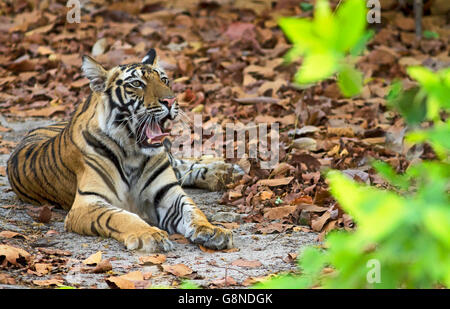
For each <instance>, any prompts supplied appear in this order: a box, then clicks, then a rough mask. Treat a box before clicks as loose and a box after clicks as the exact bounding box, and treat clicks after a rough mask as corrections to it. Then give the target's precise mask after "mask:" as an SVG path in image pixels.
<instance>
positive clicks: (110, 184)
mask: <svg viewBox="0 0 450 309" xmlns="http://www.w3.org/2000/svg"><path fill="white" fill-rule="evenodd" d="M86 159H87V158H85V160H84V161H85V162H86V164H87V165H89V166H90V167H91V168H92V169H93V170H94V171H95V172H96V173H97V174H98V175H99V176H100V177H101V178H102V179H103V181H104V182H105V184H106V185H107V186H108V188H109V189H110V190H111V191H112V192H113V193H114V195H115V196H116V197H117V199H118V200H119V201H122V200H121V199H120V198H119V195H118V194H117V191H116V188H115V187H114V184H113V182H112V180H111V178H110V177H109V175H107V174H105V172H104V171H102V170H101V169H100V168H99V167H97V166H95V165H94V164H93V163H91V162H89V161H88V160H86ZM89 159H90V160H93V159H92V158H89ZM93 161H94V162H95V160H93ZM97 164H98V163H97Z"/></svg>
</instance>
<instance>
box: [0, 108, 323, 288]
mask: <svg viewBox="0 0 450 309" xmlns="http://www.w3.org/2000/svg"><path fill="white" fill-rule="evenodd" d="M0 118H1V119H0V120H1V121H2V125H3V126H5V127H8V128H10V129H11V131H9V132H2V133H0V134H1V135H2V138H3V139H4V140H11V141H19V140H20V139H21V137H22V136H24V135H25V133H26V132H27V131H28V130H30V129H32V128H35V127H37V126H42V125H46V124H48V123H49V122H48V121H37V120H28V121H26V122H14V121H11V120H8V122H6V119H4V118H3V117H0ZM8 157H9V155H8V154H2V155H0V166H5V165H6V161H7V159H8ZM186 191H187V192H188V193H189V194H190V195H191V196H192V198H193V199H194V201H195V202H196V203H197V204H198V205H199V207H200V208H201V209H202V210H203V211H204V212H205V214H206V216H207V217H208V219H209V220H210V221H214V222H222V223H225V224H229V225H232V226H234V228H233V235H234V243H235V247H236V248H237V249H236V250H235V251H234V252H227V253H226V252H204V251H202V250H201V249H200V248H199V247H198V246H196V245H194V244H191V243H178V242H176V241H174V249H173V250H172V251H170V252H167V253H165V255H166V257H167V259H166V261H165V262H164V263H163V265H176V264H184V265H186V266H188V267H189V268H191V269H192V270H193V273H192V274H190V275H189V276H187V277H186V278H185V279H186V280H189V281H191V282H193V283H195V284H197V285H199V286H201V287H204V288H221V287H235V288H243V287H244V288H245V287H247V286H248V282H250V280H251V279H249V278H255V277H256V278H258V277H264V276H267V275H269V274H275V273H280V272H290V271H295V270H296V269H297V267H296V263H295V259H294V260H292V258H291V257H293V256H294V257H295V254H297V253H298V252H299V251H301V250H302V248H304V247H305V246H307V245H310V244H317V242H316V237H317V234H315V233H305V232H302V231H301V230H296V231H292V230H290V231H288V232H284V233H275V234H266V235H264V234H257V233H256V231H255V230H256V229H255V223H244V221H243V219H244V215H241V214H237V213H236V212H235V211H234V207H233V206H226V205H219V204H218V200H219V199H220V197H221V193H220V192H206V191H203V190H199V189H186ZM10 205H13V206H12V207H11V206H10ZM33 209H34V208H33V206H31V205H27V204H25V203H23V202H21V201H19V200H18V199H17V197H16V196H15V194H14V192H12V191H11V189H10V186H9V184H8V179H7V177H5V176H1V175H0V232H1V231H12V232H16V233H20V234H21V235H24V236H25V237H26V239H25V238H23V237H14V238H2V237H0V244H9V245H14V246H17V247H20V248H23V249H25V250H26V251H27V252H29V253H30V254H32V255H34V256H38V257H39V256H40V258H41V260H42V259H43V260H45V261H46V262H50V263H53V265H54V266H53V267H52V269H51V270H50V271H49V272H48V273H47V274H44V275H42V274H36V272H33V271H29V270H28V271H26V270H25V269H24V268H17V267H9V268H3V269H1V268H0V274H2V273H3V274H6V275H8V276H10V277H12V278H14V279H15V284H12V285H11V284H0V288H16V287H31V288H34V287H39V285H37V284H36V282H40V281H42V280H47V279H52V278H58V279H59V280H62V284H63V285H65V286H71V287H79V288H108V287H109V285H108V284H107V281H106V279H107V278H108V277H110V276H114V275H122V274H127V273H130V272H133V271H139V272H141V273H143V274H145V275H146V281H147V282H148V284H146V285H145V286H146V287H148V286H177V285H178V284H179V283H180V282H181V281H182V280H184V279H181V278H180V277H177V276H175V275H173V274H170V273H168V272H166V271H164V270H163V268H162V266H161V265H142V264H141V263H140V260H139V257H142V256H147V255H148V254H144V253H140V252H131V251H128V250H126V248H125V247H124V246H123V245H122V244H121V243H119V242H117V241H116V240H114V239H106V238H101V237H93V236H82V235H78V234H74V233H68V232H65V231H64V217H65V214H66V213H65V211H63V210H59V209H56V208H53V209H52V219H51V221H50V222H49V223H47V224H43V223H38V222H36V221H35V220H34V219H33V218H32V214H33V213H32V211H33ZM39 248H41V249H39ZM42 248H47V249H49V250H56V249H60V250H65V251H68V252H69V253H70V255H67V256H59V255H58V254H53V255H51V254H50V256H48V255H47V256H43V251H42V250H43V249H42ZM98 251H102V257H103V259H109V260H110V262H111V265H112V270H111V271H109V272H107V273H99V274H95V273H90V272H88V271H86V268H87V267H86V265H85V264H83V263H82V261H83V260H84V259H86V258H87V257H89V256H90V255H92V254H94V253H96V252H98ZM52 259H53V260H52ZM57 259H59V260H57ZM55 260H56V261H55ZM237 260H246V261H251V262H252V263H249V264H250V266H247V267H246V266H242V263H239V262H237V263H236V261H237ZM256 261H257V262H259V263H257V262H256ZM233 264H234V265H233ZM244 264H245V263H244ZM55 265H56V266H55ZM31 269H33V268H31ZM150 273H151V275H150ZM225 276H227V277H228V279H227V281H226V282H225V281H224V280H223V279H224V278H225ZM60 282H61V281H60ZM47 287H48V286H47Z"/></svg>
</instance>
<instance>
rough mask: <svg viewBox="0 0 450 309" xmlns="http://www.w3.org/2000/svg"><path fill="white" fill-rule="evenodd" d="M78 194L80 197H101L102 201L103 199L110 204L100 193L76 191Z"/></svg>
mask: <svg viewBox="0 0 450 309" xmlns="http://www.w3.org/2000/svg"><path fill="white" fill-rule="evenodd" d="M78 194H80V195H96V196H98V197H101V198H102V199H104V200H105V201H106V202H108V203H109V204H112V203H111V201H110V200H109V199H108V198H107V197H106V196H104V195H102V194H100V193H97V192H92V191H81V190H80V189H78Z"/></svg>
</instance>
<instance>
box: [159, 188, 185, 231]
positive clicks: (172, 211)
mask: <svg viewBox="0 0 450 309" xmlns="http://www.w3.org/2000/svg"><path fill="white" fill-rule="evenodd" d="M182 197H183V195H181V194H180V195H178V197H177V199H176V200H175V202H174V203H173V204H172V207H170V209H169V211H168V212H167V213H166V216H165V217H164V219H163V221H162V222H161V224H160V225H161V228H163V229H164V230H166V231H167V224H168V223H169V221H170V220H172V217H173V216H174V215H176V208H177V206H178V203H179V202H180V200H181V198H182Z"/></svg>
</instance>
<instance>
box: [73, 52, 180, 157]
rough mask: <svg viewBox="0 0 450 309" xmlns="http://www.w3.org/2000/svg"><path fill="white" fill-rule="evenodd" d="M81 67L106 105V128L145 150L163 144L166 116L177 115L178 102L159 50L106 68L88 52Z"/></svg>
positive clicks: (171, 117) (91, 85)
mask: <svg viewBox="0 0 450 309" xmlns="http://www.w3.org/2000/svg"><path fill="white" fill-rule="evenodd" d="M82 70H83V73H84V75H85V76H86V77H87V78H88V79H89V80H90V87H91V89H92V91H93V92H94V93H97V94H99V95H100V96H101V98H102V102H104V105H105V106H106V108H105V111H106V113H107V115H106V116H105V123H104V126H105V127H104V128H103V129H104V130H105V131H107V132H110V133H113V135H114V136H115V137H119V139H121V140H122V142H123V140H124V139H134V142H135V143H136V144H137V145H138V146H139V147H140V148H141V149H144V150H145V151H146V152H150V153H151V152H154V151H155V150H156V149H159V148H160V147H161V146H162V141H163V139H164V138H165V136H167V135H169V133H167V132H164V125H165V122H166V120H168V119H170V120H173V119H175V117H176V116H177V115H178V108H179V107H178V102H177V100H176V97H175V94H174V93H173V91H172V90H171V88H170V81H169V78H168V77H167V75H166V73H165V72H164V70H163V69H162V68H161V67H159V65H158V61H157V57H156V51H155V50H154V49H151V50H150V51H149V52H148V53H147V55H146V56H145V57H144V58H143V59H142V62H141V63H133V64H127V65H120V66H117V67H114V68H112V69H111V70H106V69H104V68H103V67H102V66H101V65H100V64H99V63H98V62H96V61H95V60H94V59H92V58H91V57H89V56H84V57H83V65H82Z"/></svg>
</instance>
